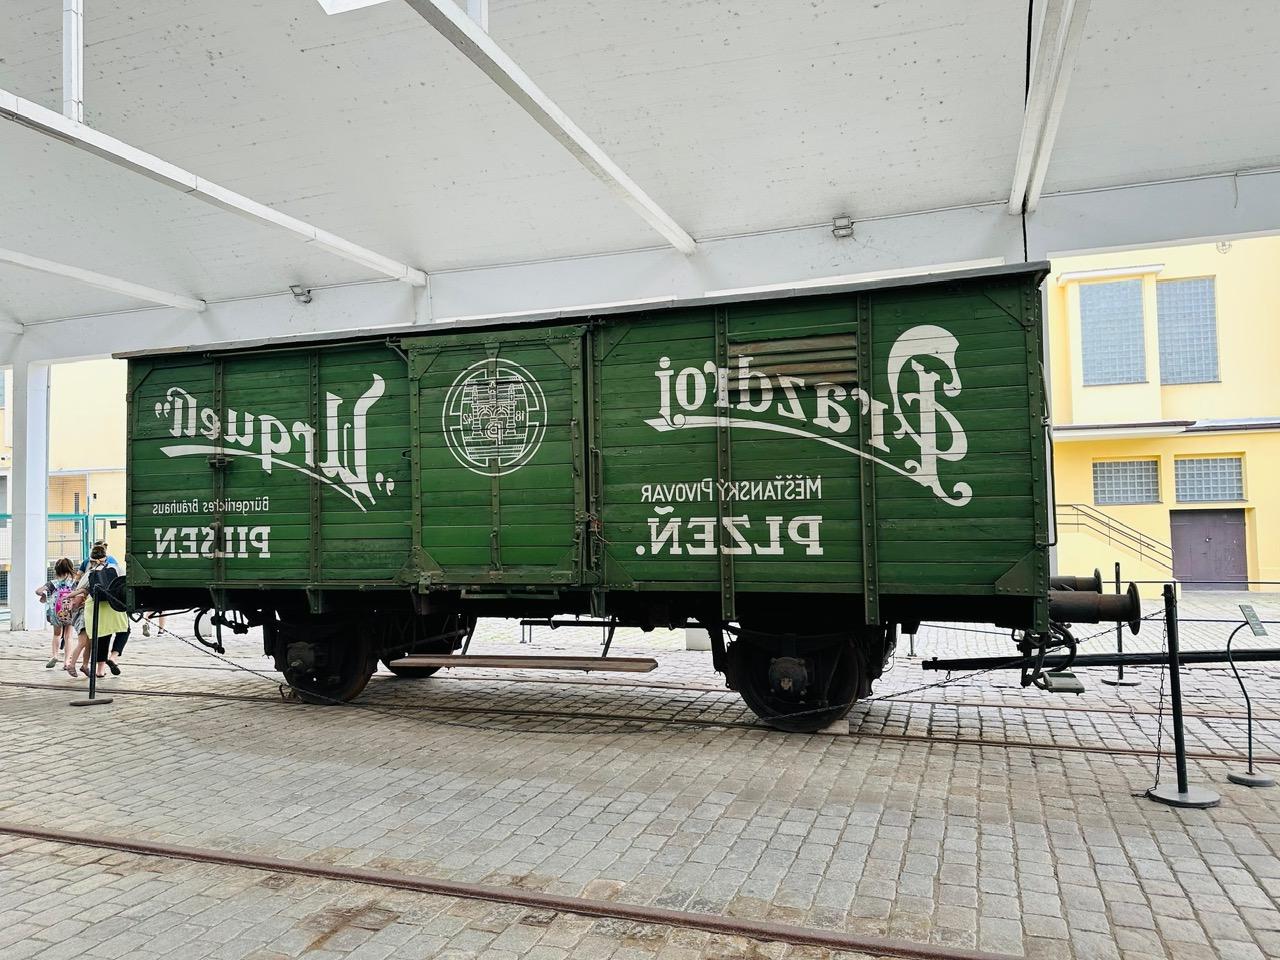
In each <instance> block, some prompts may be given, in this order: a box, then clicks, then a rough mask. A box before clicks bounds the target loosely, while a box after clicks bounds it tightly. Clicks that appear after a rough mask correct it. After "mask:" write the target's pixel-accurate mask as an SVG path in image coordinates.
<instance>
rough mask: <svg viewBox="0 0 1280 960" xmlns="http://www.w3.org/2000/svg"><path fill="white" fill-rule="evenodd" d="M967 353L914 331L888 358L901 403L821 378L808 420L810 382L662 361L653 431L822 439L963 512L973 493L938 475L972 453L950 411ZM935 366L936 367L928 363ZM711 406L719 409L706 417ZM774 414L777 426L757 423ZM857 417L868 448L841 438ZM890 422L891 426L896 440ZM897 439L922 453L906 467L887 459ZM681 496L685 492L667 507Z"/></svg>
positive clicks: (951, 341) (912, 454)
mask: <svg viewBox="0 0 1280 960" xmlns="http://www.w3.org/2000/svg"><path fill="white" fill-rule="evenodd" d="M958 346H959V343H958V341H957V340H956V338H955V336H954V335H953V334H951V332H950V331H948V330H946V329H944V328H942V327H939V326H934V325H932V324H922V325H920V326H915V327H911V328H910V329H908V330H905V331H904V332H903V333H902V335H901V336H899V337H898V338H897V340H896V341H895V342H894V344H893V346H892V347H891V348H890V350H889V358H888V364H887V373H888V379H889V392H890V394H891V395H892V400H893V402H892V405H890V404H887V403H885V402H883V401H882V400H877V399H875V398H874V397H872V396H871V394H870V393H869V392H868V390H867V389H865V388H864V387H862V386H859V387H854V388H852V389H846V388H845V387H843V386H841V385H840V384H836V383H828V382H826V381H822V380H819V381H815V382H813V383H811V384H808V386H810V387H812V389H813V390H814V393H815V395H816V408H815V413H814V416H813V418H812V419H809V418H808V417H807V416H806V414H805V411H804V409H803V407H802V406H801V404H800V402H799V398H798V394H797V392H796V391H797V389H799V388H802V387H805V386H806V381H805V379H804V378H803V377H794V376H785V375H779V376H773V375H770V374H766V373H762V372H760V371H759V370H752V369H751V363H752V358H751V357H739V358H738V360H737V364H736V366H735V367H720V366H718V365H717V364H715V363H713V362H711V361H707V362H706V363H703V364H702V366H701V367H697V366H694V367H685V368H683V369H681V370H679V371H677V370H675V369H673V368H672V365H671V359H670V358H669V357H661V358H659V360H658V369H657V370H656V371H654V376H655V377H657V379H658V416H657V417H654V418H652V419H648V420H645V423H646V424H648V425H649V426H650V427H652V428H653V429H654V430H657V431H660V432H664V433H665V432H669V431H675V430H694V429H699V428H705V429H714V428H717V427H721V426H729V427H732V428H734V429H738V430H762V431H767V432H772V433H780V434H785V435H788V436H794V437H804V438H806V439H810V440H816V441H818V442H819V443H823V444H826V445H828V446H832V447H836V448H837V449H840V450H846V451H848V452H849V453H852V454H854V455H855V456H859V457H864V458H866V459H868V460H871V461H873V462H875V463H877V464H880V465H881V466H883V467H885V468H887V469H889V470H892V471H893V472H895V473H898V474H901V475H902V476H904V477H907V478H908V479H910V480H913V481H915V482H916V483H918V484H920V485H921V486H922V487H926V488H927V489H929V490H930V491H932V492H933V494H934V495H935V496H936V497H938V499H940V500H942V501H943V502H944V503H948V504H950V505H952V506H955V507H963V506H964V505H965V504H967V503H968V502H969V501H970V500H971V499H972V498H973V488H972V487H970V486H969V484H967V483H955V484H951V485H950V489H948V486H947V484H944V482H943V480H942V478H941V477H940V476H939V474H938V467H939V464H940V463H942V462H946V463H953V462H958V461H960V460H963V459H964V457H965V455H966V454H967V453H968V450H969V444H968V439H967V437H966V436H965V431H964V427H963V426H962V425H961V423H960V421H959V420H958V419H957V417H956V416H955V414H954V413H952V412H951V411H950V410H948V409H947V407H946V406H945V405H944V403H943V398H952V399H954V398H955V397H957V396H959V394H960V373H959V370H958V369H957V368H956V349H957V347H958ZM930 360H931V361H933V362H932V363H928V362H927V361H930ZM921 361H926V362H921ZM939 367H941V372H939V369H938V368H939ZM908 373H909V375H908ZM735 395H736V396H735ZM846 402H847V403H848V406H846V405H845V404H846ZM708 405H710V406H711V408H712V409H711V410H710V411H708V412H706V413H703V412H702V411H703V410H704V409H705V408H706V407H707V406H708ZM767 413H772V414H773V415H774V416H775V417H777V418H778V419H776V420H766V419H762V418H760V417H759V416H752V414H755V415H759V414H767ZM855 416H863V417H866V419H867V424H868V431H867V433H868V435H867V437H866V440H865V446H864V447H859V446H855V445H854V444H853V443H850V442H847V441H846V440H845V439H841V438H842V437H843V436H845V435H847V434H849V433H850V431H851V430H852V428H853V422H854V417H855ZM887 416H890V417H891V418H892V420H891V423H890V424H889V426H888V429H889V431H890V432H889V434H888V435H886V424H885V420H886V417H887ZM783 420H787V421H791V422H782V421H783ZM891 441H906V442H908V443H910V444H912V445H913V448H912V449H910V450H909V452H908V454H907V457H906V459H905V460H904V461H903V462H902V465H901V466H899V465H898V464H896V463H892V462H890V461H889V460H888V459H886V455H888V454H890V452H891ZM944 441H945V442H944ZM676 486H679V485H676ZM819 495H820V494H819ZM677 498H678V494H677V496H672V497H665V498H664V499H677Z"/></svg>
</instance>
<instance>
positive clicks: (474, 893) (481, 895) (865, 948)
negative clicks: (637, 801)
mask: <svg viewBox="0 0 1280 960" xmlns="http://www.w3.org/2000/svg"><path fill="white" fill-rule="evenodd" d="M0 834H7V835H9V836H13V837H24V838H27V839H30V840H41V841H45V842H47V843H60V844H70V845H74V846H83V847H97V848H100V849H105V850H115V851H118V852H120V853H131V854H135V855H138V856H144V857H164V858H167V859H170V860H185V861H188V862H192V863H211V864H218V865H220V866H226V867H238V868H241V869H245V870H260V871H264V872H267V873H285V874H292V875H294V876H301V877H311V878H314V879H318V880H340V881H346V882H348V883H361V884H369V885H372V886H378V887H389V888H392V889H395V890H407V891H410V892H413V893H424V894H430V895H432V896H439V897H455V898H460V899H464V900H484V901H487V902H489V903H505V904H511V905H513V906H520V907H529V908H532V909H536V910H551V911H554V912H556V913H573V914H578V915H579V916H586V917H607V918H610V919H615V920H628V921H631V922H633V923H646V924H656V925H658V926H666V927H682V928H684V929H688V930H703V931H706V932H708V933H717V934H722V935H726V936H733V937H746V938H748V939H752V940H763V941H775V942H779V943H788V944H794V945H796V946H810V947H824V948H826V949H828V950H843V951H850V952H854V953H866V954H870V955H872V956H877V957H900V958H904V960H1015V958H1014V957H1012V956H1011V955H1010V954H999V953H988V952H986V951H983V950H969V949H965V948H953V947H943V946H938V945H934V944H925V943H911V942H909V941H906V940H893V939H888V938H881V937H871V936H864V935H862V934H856V933H847V932H845V931H842V930H824V929H821V928H819V927H802V926H799V925H797V924H791V923H777V922H775V921H771V920H752V919H749V918H746V917H728V916H721V915H719V914H713V913H694V912H692V911H688V910H671V909H667V908H665V907H653V906H648V905H645V904H631V903H619V902H617V901H613V900H596V899H592V898H588V897H572V896H565V895H562V894H553V893H543V892H541V891H539V890H528V889H525V888H523V887H505V886H496V885H492V886H491V885H489V884H482V883H466V882H462V881H454V880H434V879H431V878H428V877H420V876H413V875H411V874H406V873H397V872H394V871H390V870H370V869H367V868H364V867H343V866H338V865H336V864H329V863H320V862H317V861H314V860H286V859H283V858H279V857H271V856H266V855H263V854H254V853H237V852H235V851H230V850H210V849H207V848H204V847H188V846H182V845H178V844H172V843H158V842H155V841H150V840H131V839H128V838H125V837H111V836H107V835H105V834H100V833H94V834H85V833H73V832H71V831H66V830H51V829H48V828H45V827H32V826H26V825H24V824H16V823H3V822H0Z"/></svg>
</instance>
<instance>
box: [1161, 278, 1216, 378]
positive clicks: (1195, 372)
mask: <svg viewBox="0 0 1280 960" xmlns="http://www.w3.org/2000/svg"><path fill="white" fill-rule="evenodd" d="M1156 320H1157V322H1158V324H1159V327H1160V382H1161V383H1213V382H1214V381H1216V380H1217V379H1218V319H1217V298H1216V297H1215V295H1214V285H1213V278H1212V277H1197V278H1194V279H1191V280H1159V281H1157V282H1156Z"/></svg>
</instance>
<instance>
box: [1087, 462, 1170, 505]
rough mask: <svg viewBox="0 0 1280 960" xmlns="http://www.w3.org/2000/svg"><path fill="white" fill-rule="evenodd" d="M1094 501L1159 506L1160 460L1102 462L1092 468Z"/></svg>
mask: <svg viewBox="0 0 1280 960" xmlns="http://www.w3.org/2000/svg"><path fill="white" fill-rule="evenodd" d="M1093 502H1094V503H1096V504H1097V505H1098V506H1100V507H1102V506H1106V505H1107V504H1114V503H1159V502H1160V464H1159V461H1158V460H1099V461H1097V462H1095V463H1094V465H1093Z"/></svg>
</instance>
